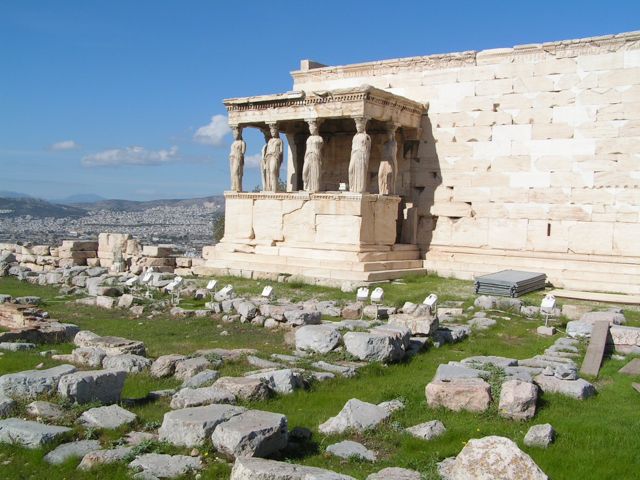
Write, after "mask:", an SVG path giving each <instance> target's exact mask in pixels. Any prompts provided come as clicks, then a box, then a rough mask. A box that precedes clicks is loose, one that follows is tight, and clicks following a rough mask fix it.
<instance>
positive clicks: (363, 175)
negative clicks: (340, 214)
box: [349, 117, 371, 193]
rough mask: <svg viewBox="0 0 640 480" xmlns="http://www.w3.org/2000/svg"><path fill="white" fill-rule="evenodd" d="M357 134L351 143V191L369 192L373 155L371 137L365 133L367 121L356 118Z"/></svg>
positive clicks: (362, 118)
mask: <svg viewBox="0 0 640 480" xmlns="http://www.w3.org/2000/svg"><path fill="white" fill-rule="evenodd" d="M355 122H356V131H357V133H356V134H355V135H354V136H353V141H352V142H351V160H350V161H349V190H350V191H351V192H356V193H365V192H366V191H367V184H368V173H369V156H370V155H371V137H369V135H367V133H366V132H365V127H366V125H367V119H366V118H364V117H357V118H355Z"/></svg>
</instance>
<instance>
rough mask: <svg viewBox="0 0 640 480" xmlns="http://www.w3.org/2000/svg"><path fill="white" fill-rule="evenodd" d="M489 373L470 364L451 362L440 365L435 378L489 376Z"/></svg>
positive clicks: (449, 378) (445, 379) (452, 378)
mask: <svg viewBox="0 0 640 480" xmlns="http://www.w3.org/2000/svg"><path fill="white" fill-rule="evenodd" d="M488 377H489V373H488V372H486V371H484V370H480V369H478V368H473V367H471V366H470V365H464V364H462V363H457V362H450V363H443V364H440V365H438V368H437V370H436V374H435V375H434V377H433V379H434V380H443V381H449V380H455V379H458V378H488Z"/></svg>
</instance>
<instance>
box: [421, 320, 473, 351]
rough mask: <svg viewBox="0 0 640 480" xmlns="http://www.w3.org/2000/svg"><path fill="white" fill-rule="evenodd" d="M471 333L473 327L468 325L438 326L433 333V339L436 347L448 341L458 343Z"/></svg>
mask: <svg viewBox="0 0 640 480" xmlns="http://www.w3.org/2000/svg"><path fill="white" fill-rule="evenodd" d="M470 334H471V327H469V326H468V325H447V326H446V327H440V328H438V329H437V330H436V331H435V332H433V334H432V335H431V340H432V342H433V344H434V345H435V346H436V347H441V346H442V345H444V344H446V343H457V342H460V341H462V340H464V339H465V338H467V337H468V336H469V335H470Z"/></svg>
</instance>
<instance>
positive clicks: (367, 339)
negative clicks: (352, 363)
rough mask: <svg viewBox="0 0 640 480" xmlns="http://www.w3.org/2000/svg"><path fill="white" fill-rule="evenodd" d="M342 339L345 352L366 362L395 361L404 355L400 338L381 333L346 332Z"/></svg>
mask: <svg viewBox="0 0 640 480" xmlns="http://www.w3.org/2000/svg"><path fill="white" fill-rule="evenodd" d="M343 341H344V345H345V348H346V349H347V352H349V353H350V354H351V355H353V356H354V357H356V358H358V359H360V360H364V361H367V362H383V363H387V362H396V361H398V360H401V359H402V358H403V357H404V355H405V350H404V345H403V343H402V340H400V339H398V338H395V337H393V336H391V335H385V334H383V333H373V332H348V333H346V334H345V335H344V337H343Z"/></svg>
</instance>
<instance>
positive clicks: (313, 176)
mask: <svg viewBox="0 0 640 480" xmlns="http://www.w3.org/2000/svg"><path fill="white" fill-rule="evenodd" d="M307 123H308V124H309V133H310V134H311V135H309V138H307V149H306V151H305V154H304V166H303V167H302V182H303V188H304V190H305V191H307V192H310V193H315V192H319V191H320V178H321V173H322V146H323V144H324V140H323V139H322V137H321V136H320V135H318V122H317V121H316V120H315V119H313V120H307Z"/></svg>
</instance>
